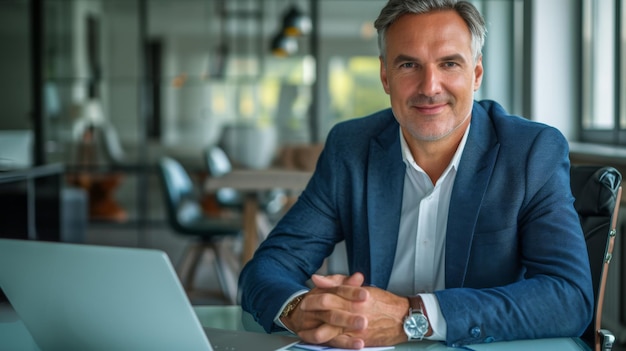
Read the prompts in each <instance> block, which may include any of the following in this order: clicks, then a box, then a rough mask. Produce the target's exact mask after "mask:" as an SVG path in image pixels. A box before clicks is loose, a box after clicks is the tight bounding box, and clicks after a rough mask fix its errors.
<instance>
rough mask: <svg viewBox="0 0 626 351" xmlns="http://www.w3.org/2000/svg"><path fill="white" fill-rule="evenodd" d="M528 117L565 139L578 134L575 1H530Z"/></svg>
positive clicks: (577, 34) (578, 59)
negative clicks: (557, 131) (548, 127)
mask: <svg viewBox="0 0 626 351" xmlns="http://www.w3.org/2000/svg"><path fill="white" fill-rule="evenodd" d="M528 1H531V0H528ZM532 1H533V2H532V16H533V17H532V18H533V30H532V34H531V35H532V51H531V55H532V56H531V60H532V63H531V66H532V72H531V77H530V78H531V116H527V117H530V118H531V119H533V120H536V121H540V122H543V123H546V124H549V125H552V126H554V127H556V128H557V129H559V130H560V131H561V132H562V133H563V134H564V135H565V137H566V138H568V139H570V140H572V139H575V138H576V136H577V134H578V123H577V121H578V114H579V111H578V109H579V100H580V97H579V95H578V88H579V86H580V82H581V79H580V77H581V73H580V69H579V67H580V55H579V54H578V52H579V43H578V42H577V40H578V39H577V37H578V36H579V32H580V20H579V18H580V15H579V11H578V7H579V6H580V5H579V2H578V1H573V0H532Z"/></svg>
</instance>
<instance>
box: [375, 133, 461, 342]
mask: <svg viewBox="0 0 626 351" xmlns="http://www.w3.org/2000/svg"><path fill="white" fill-rule="evenodd" d="M468 133H469V126H468V128H467V129H466V130H465V134H464V135H463V138H462V139H461V143H460V144H459V147H458V148H457V150H456V152H455V154H454V156H453V157H452V160H451V161H450V164H448V166H447V167H446V169H445V170H444V171H443V174H442V175H441V177H439V179H438V180H437V183H436V184H433V183H432V181H431V180H430V177H429V176H428V175H427V174H426V172H424V170H423V169H422V168H421V167H420V166H419V165H418V164H417V163H416V162H415V160H414V159H413V155H412V154H411V150H410V149H409V147H408V145H407V143H406V140H404V136H403V135H402V131H400V141H401V145H402V158H403V160H404V162H405V163H406V165H407V167H406V174H405V176H404V193H403V195H402V213H401V216H400V233H399V234H398V244H397V248H396V257H395V260H394V263H393V269H392V271H391V277H390V279H389V285H388V286H387V290H388V291H390V292H393V293H394V294H396V295H400V296H412V295H416V294H419V295H420V296H421V297H422V299H423V301H424V307H425V308H426V311H427V314H428V319H429V321H430V324H431V327H432V329H433V334H432V335H431V336H430V337H429V339H431V340H445V338H446V332H447V324H446V321H445V319H444V318H443V315H442V314H441V310H440V309H439V303H438V301H437V298H436V297H435V295H434V294H432V292H434V291H435V290H441V289H444V288H445V281H446V274H445V273H446V270H445V263H446V262H445V253H446V252H445V250H446V249H445V247H446V246H445V244H446V229H447V223H448V209H449V206H450V197H451V195H452V187H453V185H454V179H455V178H456V172H457V169H458V167H459V161H460V160H461V155H462V154H463V149H465V143H466V141H467V135H468Z"/></svg>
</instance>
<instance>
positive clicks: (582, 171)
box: [570, 166, 622, 350]
mask: <svg viewBox="0 0 626 351" xmlns="http://www.w3.org/2000/svg"><path fill="white" fill-rule="evenodd" d="M570 176H571V181H570V185H571V188H572V194H573V195H574V198H575V201H574V207H575V209H576V212H578V217H579V219H580V224H581V226H582V229H583V233H584V235H585V241H586V243H587V253H588V255H589V263H590V267H591V278H592V282H593V290H594V299H595V302H596V303H595V310H594V316H593V319H592V321H591V323H590V325H589V326H588V327H587V330H586V331H585V333H584V334H583V335H582V339H583V340H584V341H585V342H586V343H587V344H588V345H589V346H590V347H592V348H593V349H596V350H599V349H600V341H601V337H600V335H599V331H600V329H601V321H602V307H603V302H604V288H605V286H606V278H607V274H608V267H609V263H610V259H611V255H612V252H613V246H614V242H615V236H616V234H617V231H616V226H617V217H618V212H619V205H620V201H621V194H622V192H621V190H622V188H621V182H622V175H621V174H620V172H619V171H617V170H616V169H615V168H613V167H606V166H572V167H571V171H570Z"/></svg>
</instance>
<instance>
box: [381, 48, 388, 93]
mask: <svg viewBox="0 0 626 351" xmlns="http://www.w3.org/2000/svg"><path fill="white" fill-rule="evenodd" d="M378 60H379V61H380V81H381V82H382V83H383V89H385V93H387V94H389V82H388V81H387V66H386V65H385V60H383V57H382V56H379V57H378Z"/></svg>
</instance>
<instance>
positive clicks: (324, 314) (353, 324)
mask: <svg viewBox="0 0 626 351" xmlns="http://www.w3.org/2000/svg"><path fill="white" fill-rule="evenodd" d="M308 318H310V319H309V320H314V321H315V322H316V323H318V324H317V325H315V324H314V325H312V327H316V326H319V324H329V325H332V326H335V327H338V328H341V329H342V330H344V331H346V330H349V331H352V332H360V331H363V330H365V329H367V325H368V320H367V318H366V317H365V316H363V315H360V314H356V313H350V312H346V311H340V310H335V311H311V312H309V316H308ZM303 329H311V328H303Z"/></svg>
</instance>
